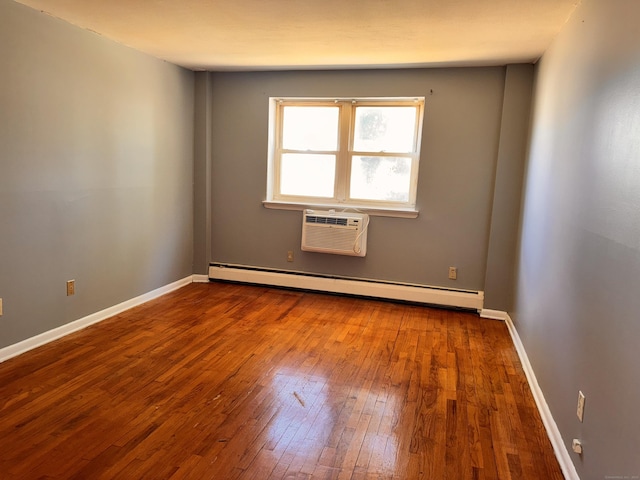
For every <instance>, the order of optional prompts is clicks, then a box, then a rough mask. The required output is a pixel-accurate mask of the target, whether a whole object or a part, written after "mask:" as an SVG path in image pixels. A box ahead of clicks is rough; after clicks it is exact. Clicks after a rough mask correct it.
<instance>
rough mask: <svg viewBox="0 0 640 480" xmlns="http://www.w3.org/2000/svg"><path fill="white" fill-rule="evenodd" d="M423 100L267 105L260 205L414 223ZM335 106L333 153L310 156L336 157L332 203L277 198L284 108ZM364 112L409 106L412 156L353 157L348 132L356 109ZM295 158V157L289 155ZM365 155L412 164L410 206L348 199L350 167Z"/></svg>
mask: <svg viewBox="0 0 640 480" xmlns="http://www.w3.org/2000/svg"><path fill="white" fill-rule="evenodd" d="M424 103H425V99H424V97H392V98H391V97H384V98H298V97H271V98H270V99H269V133H268V135H269V137H268V140H269V141H268V144H269V146H268V148H269V151H268V166H267V195H266V200H264V201H263V205H264V206H265V207H266V208H275V209H284V210H302V209H304V208H331V209H336V210H358V211H366V212H367V213H369V214H371V215H383V216H398V217H405V218H415V217H417V215H418V211H417V210H416V197H417V187H418V171H419V164H420V151H421V141H422V125H423V117H424ZM334 105H335V106H337V107H339V108H340V110H339V120H338V122H339V123H338V125H339V127H338V128H339V131H338V150H337V151H335V152H334V151H327V152H324V151H322V152H321V151H317V152H316V151H313V153H330V154H335V155H336V168H335V179H334V182H335V183H334V197H332V198H326V197H312V196H296V195H283V194H280V193H279V188H280V185H279V180H280V168H281V162H280V161H279V159H280V158H281V155H282V154H283V153H290V152H289V151H284V149H282V148H281V145H280V142H281V140H282V125H283V121H282V117H281V116H282V112H283V111H284V107H286V106H327V107H328V106H334ZM366 106H412V107H416V122H415V130H414V134H413V150H412V151H411V152H371V151H369V152H367V151H355V150H353V147H354V138H353V132H354V129H355V121H356V118H355V117H356V116H355V109H356V107H366ZM293 153H296V152H293ZM358 155H369V156H374V155H375V156H380V157H384V156H387V157H405V158H409V159H410V162H411V177H410V185H409V201H407V202H391V201H380V200H367V199H355V198H348V192H349V188H350V182H351V178H350V177H351V162H352V158H353V157H354V156H358Z"/></svg>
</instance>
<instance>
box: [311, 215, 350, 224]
mask: <svg viewBox="0 0 640 480" xmlns="http://www.w3.org/2000/svg"><path fill="white" fill-rule="evenodd" d="M306 221H307V223H321V224H324V225H345V226H346V225H347V219H346V218H343V217H318V216H311V215H307V216H306Z"/></svg>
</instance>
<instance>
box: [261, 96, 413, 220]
mask: <svg viewBox="0 0 640 480" xmlns="http://www.w3.org/2000/svg"><path fill="white" fill-rule="evenodd" d="M271 101H272V110H271V122H270V132H269V133H270V142H269V143H270V145H269V150H270V151H269V175H268V185H267V202H266V203H271V202H274V203H286V204H294V205H300V206H309V205H313V206H328V207H338V208H341V207H344V208H347V207H351V208H355V207H358V208H372V209H376V208H379V209H387V210H388V209H397V210H414V209H415V202H416V189H417V182H418V163H419V155H420V136H421V131H422V112H423V108H424V98H410V99H408V98H402V99H358V100H351V99H349V100H334V99H322V100H300V99H271Z"/></svg>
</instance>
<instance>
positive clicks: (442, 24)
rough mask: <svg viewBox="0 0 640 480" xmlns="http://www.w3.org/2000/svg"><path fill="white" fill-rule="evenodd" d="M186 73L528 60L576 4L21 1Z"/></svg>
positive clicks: (531, 0) (524, 0) (539, 0)
mask: <svg viewBox="0 0 640 480" xmlns="http://www.w3.org/2000/svg"><path fill="white" fill-rule="evenodd" d="M18 1H19V3H22V4H24V5H28V6H30V7H32V8H34V9H38V10H41V11H43V12H46V13H48V14H50V15H52V16H54V17H58V18H61V19H63V20H66V21H67V22H69V23H72V24H74V25H77V26H80V27H82V28H85V29H88V30H92V31H94V32H97V33H98V34H100V35H103V36H105V37H107V38H110V39H112V40H115V41H116V42H119V43H122V44H124V45H128V46H130V47H133V48H135V49H136V50H140V51H142V52H145V53H148V54H150V55H153V56H155V57H158V58H162V59H164V60H167V61H169V62H172V63H175V64H177V65H182V66H184V67H187V68H190V69H193V70H265V69H288V68H361V67H391V66H448V65H464V66H473V65H504V64H508V63H531V62H535V61H536V60H537V59H538V58H539V57H540V56H541V55H542V53H543V52H544V51H545V49H546V48H547V47H548V46H549V44H550V43H551V41H552V40H553V38H554V37H555V35H556V34H557V33H558V32H559V31H560V29H561V28H562V26H563V25H564V24H565V23H566V21H567V19H568V18H569V16H570V15H571V13H572V12H573V11H574V9H575V7H576V5H577V4H578V3H579V0H18Z"/></svg>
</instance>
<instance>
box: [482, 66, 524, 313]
mask: <svg viewBox="0 0 640 480" xmlns="http://www.w3.org/2000/svg"><path fill="white" fill-rule="evenodd" d="M532 86H533V65H509V66H508V67H507V74H506V77H505V87H504V102H503V104H502V122H501V129H500V146H499V148H498V159H497V164H496V174H495V182H494V188H493V208H492V212H491V225H490V233H489V250H488V252H487V274H486V277H485V284H484V293H485V305H486V307H487V308H491V309H494V310H501V311H508V310H510V309H511V308H513V289H512V286H513V283H514V274H515V268H514V265H515V263H516V250H517V239H518V225H519V220H520V209H521V199H522V180H523V175H524V165H525V159H526V157H527V141H528V135H529V122H530V110H531V89H532Z"/></svg>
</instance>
